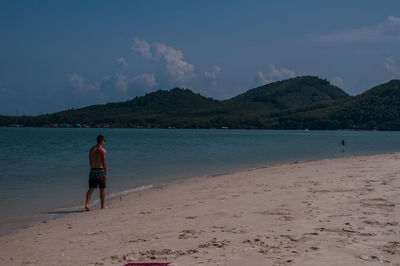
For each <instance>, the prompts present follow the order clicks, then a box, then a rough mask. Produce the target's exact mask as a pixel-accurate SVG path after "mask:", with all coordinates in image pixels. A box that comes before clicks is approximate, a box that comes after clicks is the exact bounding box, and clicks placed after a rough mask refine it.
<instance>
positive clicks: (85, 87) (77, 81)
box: [68, 74, 99, 92]
mask: <svg viewBox="0 0 400 266" xmlns="http://www.w3.org/2000/svg"><path fill="white" fill-rule="evenodd" d="M68 80H69V82H70V83H71V84H72V86H73V87H74V88H76V89H78V90H79V91H81V92H88V91H92V90H98V89H99V84H98V83H95V84H93V83H87V82H86V81H85V78H84V77H82V76H80V75H78V74H72V75H69V76H68Z"/></svg>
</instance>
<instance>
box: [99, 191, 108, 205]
mask: <svg viewBox="0 0 400 266" xmlns="http://www.w3.org/2000/svg"><path fill="white" fill-rule="evenodd" d="M100 200H101V208H102V209H106V208H107V206H106V205H105V204H104V202H105V200H106V192H105V191H104V188H101V189H100Z"/></svg>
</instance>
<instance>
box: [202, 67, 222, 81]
mask: <svg viewBox="0 0 400 266" xmlns="http://www.w3.org/2000/svg"><path fill="white" fill-rule="evenodd" d="M220 71H221V68H220V67H218V66H214V71H212V72H204V75H205V76H206V77H207V78H210V79H216V78H217V75H218V73H219V72H220Z"/></svg>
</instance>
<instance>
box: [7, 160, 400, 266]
mask: <svg viewBox="0 0 400 266" xmlns="http://www.w3.org/2000/svg"><path fill="white" fill-rule="evenodd" d="M94 196H96V197H97V193H96V195H94ZM82 200H83V196H82ZM399 206H400V155H396V154H389V155H379V156H369V157H354V158H345V159H333V160H322V161H315V162H306V163H298V164H286V165H281V166H275V167H269V168H262V169H257V170H251V171H246V172H241V173H236V174H231V175H225V176H219V177H214V178H204V179H200V180H195V181H188V182H184V183H180V184H172V185H169V186H168V187H167V188H164V189H156V190H152V191H147V192H143V193H136V194H132V195H129V196H126V197H124V198H123V199H121V200H116V201H113V202H111V204H110V208H109V209H107V210H97V209H95V210H93V211H91V212H89V213H75V214H70V215H67V216H65V217H62V218H60V219H56V220H51V221H48V222H47V223H39V224H35V225H32V226H30V227H28V228H26V229H22V230H19V231H16V232H13V233H11V234H9V235H6V236H3V237H1V238H0V246H1V248H0V258H1V259H0V264H1V265H123V264H125V263H128V262H165V261H169V262H172V264H171V265H185V266H186V265H400V243H399V241H400V224H399V222H400V208H399Z"/></svg>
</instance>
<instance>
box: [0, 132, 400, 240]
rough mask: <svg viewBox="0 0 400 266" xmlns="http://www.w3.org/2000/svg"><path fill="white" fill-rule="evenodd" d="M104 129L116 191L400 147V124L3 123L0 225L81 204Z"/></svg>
mask: <svg viewBox="0 0 400 266" xmlns="http://www.w3.org/2000/svg"><path fill="white" fill-rule="evenodd" d="M100 134H101V135H104V136H105V138H106V143H105V145H104V148H105V149H106V150H107V161H108V177H109V178H108V181H107V195H109V196H110V195H114V197H115V196H118V195H120V194H121V193H126V192H129V191H140V190H141V189H145V188H151V187H154V186H159V185H162V184H164V183H168V182H171V181H177V180H184V179H190V178H196V177H204V176H213V175H219V174H225V173H230V172H235V171H239V170H244V169H249V168H256V167H262V166H269V165H275V164H280V163H286V162H293V161H304V160H315V159H324V158H336V157H344V156H353V155H371V154H382V153H392V152H399V151H400V138H399V137H400V132H378V131H369V132H362V131H276V130H187V129H186V130H183V129H182V130H180V129H101V128H99V129H86V128H85V129H79V128H70V129H68V128H0V202H1V204H0V233H1V232H5V231H7V230H9V229H10V228H14V227H15V226H21V225H23V224H26V223H27V222H29V221H33V220H34V219H35V218H36V219H41V218H40V217H42V216H43V215H47V216H49V215H50V216H51V215H57V214H63V213H68V212H74V211H81V210H82V208H83V206H84V201H85V193H86V191H87V187H88V172H89V162H88V161H89V160H88V151H89V149H90V148H91V147H92V146H93V145H95V144H96V136H97V135H100ZM342 139H344V140H345V145H344V146H343V145H342V144H341V140H342ZM96 198H98V195H97V193H96V194H94V195H93V200H92V201H93V202H94V200H95V199H96Z"/></svg>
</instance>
